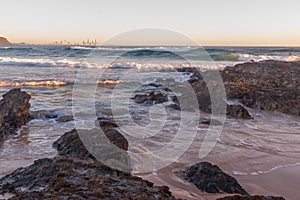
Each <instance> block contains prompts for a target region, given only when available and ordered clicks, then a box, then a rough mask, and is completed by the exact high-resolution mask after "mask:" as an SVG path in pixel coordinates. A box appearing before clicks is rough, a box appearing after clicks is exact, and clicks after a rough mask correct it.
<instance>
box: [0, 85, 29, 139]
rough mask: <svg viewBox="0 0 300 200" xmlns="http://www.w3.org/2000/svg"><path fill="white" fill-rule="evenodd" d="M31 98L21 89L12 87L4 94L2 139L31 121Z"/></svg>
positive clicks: (0, 122) (0, 103)
mask: <svg viewBox="0 0 300 200" xmlns="http://www.w3.org/2000/svg"><path fill="white" fill-rule="evenodd" d="M30 98H31V96H30V95H29V94H27V93H26V92H22V91H21V90H20V89H12V90H10V91H9V92H7V93H6V94H4V95H3V99H2V100H1V101H0V141H1V140H4V139H5V138H7V137H8V136H9V135H10V134H14V133H15V132H16V131H17V130H18V129H19V128H21V127H22V126H23V125H25V124H26V123H27V122H29V120H30V119H31V116H30V114H29V108H30V103H29V100H30Z"/></svg>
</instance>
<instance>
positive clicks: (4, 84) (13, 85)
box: [0, 80, 69, 87]
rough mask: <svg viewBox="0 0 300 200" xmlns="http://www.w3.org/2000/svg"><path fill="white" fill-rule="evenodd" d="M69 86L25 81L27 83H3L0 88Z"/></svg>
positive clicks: (57, 82) (54, 81) (51, 82)
mask: <svg viewBox="0 0 300 200" xmlns="http://www.w3.org/2000/svg"><path fill="white" fill-rule="evenodd" d="M67 84H69V83H68V82H65V81H57V80H44V81H25V82H10V81H1V82H0V87H21V86H23V87H60V86H65V85H67Z"/></svg>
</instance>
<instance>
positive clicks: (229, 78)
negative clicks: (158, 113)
mask: <svg viewBox="0 0 300 200" xmlns="http://www.w3.org/2000/svg"><path fill="white" fill-rule="evenodd" d="M178 71H180V72H183V73H192V76H191V78H190V80H189V82H190V83H191V85H192V87H193V89H194V90H195V93H196V95H197V98H198V101H199V108H200V109H201V110H203V111H204V112H208V113H209V112H211V101H210V95H209V92H208V90H207V87H206V83H205V82H204V81H203V78H202V76H201V74H200V73H199V71H198V70H197V69H195V68H180V69H178ZM203 73H204V74H205V72H203ZM220 73H221V76H222V78H223V81H224V86H225V89H226V96H227V99H238V100H240V102H241V103H242V104H244V105H246V106H248V107H251V108H255V109H262V110H268V111H279V112H283V113H287V114H293V115H298V116H299V115H300V101H299V99H300V62H284V61H274V60H267V61H261V62H246V63H243V64H237V65H235V66H233V67H226V68H225V69H224V70H222V71H220ZM229 113H231V112H230V111H229Z"/></svg>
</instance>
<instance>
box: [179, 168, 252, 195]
mask: <svg viewBox="0 0 300 200" xmlns="http://www.w3.org/2000/svg"><path fill="white" fill-rule="evenodd" d="M183 177H184V179H185V180H187V181H189V182H191V183H193V184H194V185H195V186H196V187H197V188H198V189H199V190H201V191H202V192H208V193H220V192H226V193H231V194H235V193H236V194H242V195H247V192H246V191H245V190H244V189H243V188H242V187H241V186H240V184H239V183H238V182H237V180H236V179H235V178H233V177H232V176H229V175H228V174H225V173H224V172H223V171H222V170H221V169H220V168H219V167H218V166H216V165H212V164H211V163H208V162H202V163H198V164H194V165H192V166H189V167H187V168H185V169H184V170H183Z"/></svg>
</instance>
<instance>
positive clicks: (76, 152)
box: [53, 129, 128, 159]
mask: <svg viewBox="0 0 300 200" xmlns="http://www.w3.org/2000/svg"><path fill="white" fill-rule="evenodd" d="M104 134H105V135H106V137H107V138H108V139H109V140H110V141H111V143H112V144H114V145H116V146H117V147H119V148H121V149H123V150H125V151H127V150H128V141H127V140H126V138H125V137H124V136H123V135H122V134H121V133H119V132H118V131H117V130H114V129H108V130H105V131H104ZM53 147H54V148H55V149H57V151H58V154H59V155H61V156H67V157H84V158H91V159H95V157H94V156H93V155H91V154H90V153H89V152H88V150H87V149H86V147H85V146H84V145H83V143H82V141H81V139H80V137H79V135H78V132H77V130H76V129H73V130H72V131H69V132H66V133H65V134H64V135H63V136H61V137H60V138H59V139H58V140H56V141H55V142H54V143H53Z"/></svg>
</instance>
